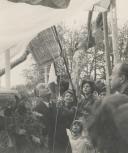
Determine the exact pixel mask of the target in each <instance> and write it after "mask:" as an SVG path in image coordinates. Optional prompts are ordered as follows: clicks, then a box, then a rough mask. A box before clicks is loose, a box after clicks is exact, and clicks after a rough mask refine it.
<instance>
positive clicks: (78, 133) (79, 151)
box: [67, 120, 93, 153]
mask: <svg viewBox="0 0 128 153" xmlns="http://www.w3.org/2000/svg"><path fill="white" fill-rule="evenodd" d="M82 131H83V123H82V121H80V120H75V121H74V122H73V124H72V127H71V129H70V130H69V129H67V134H68V136H69V140H70V144H71V148H72V153H90V152H91V153H93V152H92V148H93V147H92V146H91V144H90V142H89V140H88V139H87V138H85V137H83V136H82Z"/></svg>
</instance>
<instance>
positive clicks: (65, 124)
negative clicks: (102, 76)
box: [0, 63, 128, 153]
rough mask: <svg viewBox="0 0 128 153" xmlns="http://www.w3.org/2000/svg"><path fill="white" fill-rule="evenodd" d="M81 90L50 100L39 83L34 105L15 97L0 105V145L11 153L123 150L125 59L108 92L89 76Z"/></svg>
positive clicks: (127, 100) (127, 88) (127, 86)
mask: <svg viewBox="0 0 128 153" xmlns="http://www.w3.org/2000/svg"><path fill="white" fill-rule="evenodd" d="M80 91H81V92H80V95H79V96H78V97H77V102H76V99H75V95H74V90H72V89H67V90H66V91H64V92H63V94H62V96H59V97H58V98H56V99H55V98H54V99H52V94H51V90H50V88H48V87H47V88H46V87H44V84H43V83H40V84H38V85H37V86H36V88H35V90H34V93H35V97H36V98H35V101H36V105H34V107H33V108H32V109H28V108H26V107H25V103H22V102H20V101H21V97H20V98H19V97H18V96H15V104H13V105H12V106H9V107H4V108H1V109H0V138H2V136H3V135H5V136H6V139H7V140H8V141H6V145H5V144H3V145H2V142H1V140H0V149H1V148H2V147H3V148H4V149H5V148H6V149H7V148H9V149H11V150H9V151H8V152H9V153H94V152H97V153H98V152H100V153H127V151H128V137H127V133H128V132H127V128H128V117H127V116H128V97H127V94H128V64H126V63H120V64H117V65H116V66H115V67H114V69H113V72H112V77H111V95H106V87H105V85H101V86H100V85H99V84H98V82H96V83H95V82H94V81H91V80H83V81H82V83H81V87H80ZM1 110H2V111H3V114H1ZM3 142H4V141H3ZM7 146H8V147H7ZM6 152H7V151H6Z"/></svg>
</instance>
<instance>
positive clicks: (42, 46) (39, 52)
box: [27, 28, 60, 67]
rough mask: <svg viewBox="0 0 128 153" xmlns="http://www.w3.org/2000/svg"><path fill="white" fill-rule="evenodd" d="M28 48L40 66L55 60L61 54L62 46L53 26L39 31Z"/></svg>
mask: <svg viewBox="0 0 128 153" xmlns="http://www.w3.org/2000/svg"><path fill="white" fill-rule="evenodd" d="M27 50H29V51H30V52H31V53H32V55H33V57H34V59H35V61H36V62H37V64H38V65H39V66H40V67H42V66H44V65H46V64H48V63H51V62H53V61H54V60H55V59H56V58H57V57H59V55H60V47H59V45H58V42H57V41H56V39H55V36H54V33H53V31H52V29H51V28H48V29H47V30H44V31H42V32H41V33H39V34H38V35H37V37H35V38H34V39H33V40H32V41H31V42H30V43H29V45H28V47H27Z"/></svg>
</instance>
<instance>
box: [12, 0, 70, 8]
mask: <svg viewBox="0 0 128 153" xmlns="http://www.w3.org/2000/svg"><path fill="white" fill-rule="evenodd" d="M9 1H11V2H24V3H28V4H31V5H43V6H47V7H52V8H66V7H68V5H69V3H70V0H9Z"/></svg>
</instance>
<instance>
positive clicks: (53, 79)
mask: <svg viewBox="0 0 128 153" xmlns="http://www.w3.org/2000/svg"><path fill="white" fill-rule="evenodd" d="M51 83H55V84H57V76H56V72H55V67H54V64H53V63H52V64H51V67H50V71H49V80H48V84H51Z"/></svg>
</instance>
